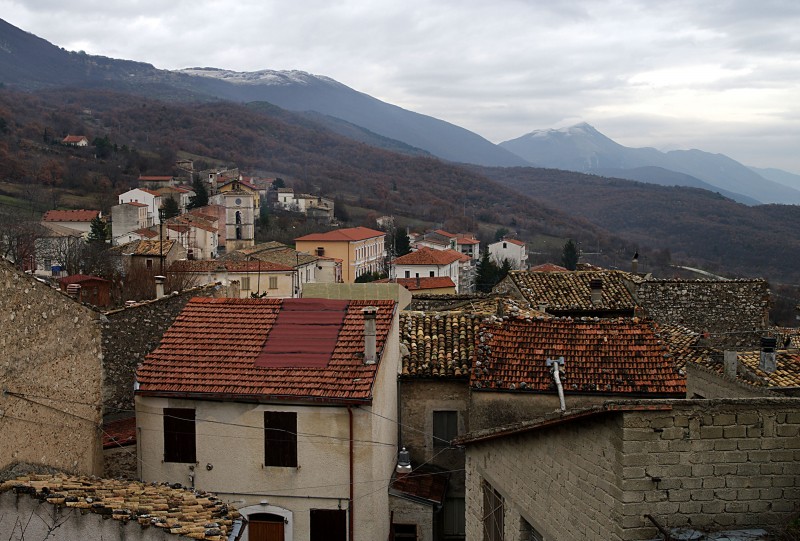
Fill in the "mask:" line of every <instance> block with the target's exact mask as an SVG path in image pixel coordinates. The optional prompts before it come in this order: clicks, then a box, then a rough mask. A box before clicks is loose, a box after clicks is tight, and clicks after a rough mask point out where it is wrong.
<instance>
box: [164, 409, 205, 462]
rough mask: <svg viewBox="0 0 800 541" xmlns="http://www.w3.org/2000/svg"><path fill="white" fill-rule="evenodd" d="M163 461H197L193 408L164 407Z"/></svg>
mask: <svg viewBox="0 0 800 541" xmlns="http://www.w3.org/2000/svg"><path fill="white" fill-rule="evenodd" d="M164 462H182V463H194V462H197V451H196V443H195V425H194V410H193V409H184V408H164Z"/></svg>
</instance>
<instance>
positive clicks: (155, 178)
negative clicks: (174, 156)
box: [139, 175, 172, 182]
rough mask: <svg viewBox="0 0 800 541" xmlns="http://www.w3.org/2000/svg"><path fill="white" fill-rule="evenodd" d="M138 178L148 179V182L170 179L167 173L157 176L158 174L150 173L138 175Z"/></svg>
mask: <svg viewBox="0 0 800 541" xmlns="http://www.w3.org/2000/svg"><path fill="white" fill-rule="evenodd" d="M139 180H145V181H148V182H151V181H154V182H166V181H170V180H172V177H171V176H169V175H161V176H159V175H150V176H145V175H139Z"/></svg>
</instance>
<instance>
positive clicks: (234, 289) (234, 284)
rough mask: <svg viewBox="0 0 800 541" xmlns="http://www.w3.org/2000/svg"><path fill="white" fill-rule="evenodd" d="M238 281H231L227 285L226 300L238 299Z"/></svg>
mask: <svg viewBox="0 0 800 541" xmlns="http://www.w3.org/2000/svg"><path fill="white" fill-rule="evenodd" d="M239 292H240V290H239V280H231V281H230V282H229V283H228V298H230V299H238V298H239Z"/></svg>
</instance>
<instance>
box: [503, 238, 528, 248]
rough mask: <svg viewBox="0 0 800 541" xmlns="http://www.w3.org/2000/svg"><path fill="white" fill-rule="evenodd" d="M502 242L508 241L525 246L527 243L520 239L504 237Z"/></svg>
mask: <svg viewBox="0 0 800 541" xmlns="http://www.w3.org/2000/svg"><path fill="white" fill-rule="evenodd" d="M502 242H508V243H510V244H516V245H517V246H525V243H524V242H522V241H521V240H518V239H503V241H502Z"/></svg>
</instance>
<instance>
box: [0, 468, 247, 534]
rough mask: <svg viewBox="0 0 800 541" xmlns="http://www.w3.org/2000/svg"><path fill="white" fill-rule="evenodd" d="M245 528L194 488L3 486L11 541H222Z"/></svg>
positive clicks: (43, 481) (93, 481) (3, 513)
mask: <svg viewBox="0 0 800 541" xmlns="http://www.w3.org/2000/svg"><path fill="white" fill-rule="evenodd" d="M34 517H35V518H34ZM240 527H241V518H240V515H239V513H238V512H237V511H236V510H235V509H234V508H232V507H229V506H228V505H226V504H224V503H222V502H221V501H219V500H218V499H217V498H216V497H214V496H213V495H212V494H208V493H206V492H202V491H196V490H193V489H190V488H179V487H172V486H168V485H163V484H162V485H156V484H145V483H138V482H135V481H123V480H116V479H115V480H111V479H98V478H97V477H75V476H69V475H64V474H33V475H25V476H21V477H18V478H12V479H9V480H7V481H5V482H0V531H2V532H3V539H7V540H8V541H22V540H23V539H52V540H53V541H74V540H75V539H80V540H82V541H103V540H104V539H106V540H107V539H125V540H127V541H171V540H176V541H177V540H178V539H187V538H190V537H191V538H192V539H207V540H209V541H210V540H215V541H222V540H225V539H229V538H233V537H234V535H233V534H234V533H235V532H236V531H238V530H239V528H240ZM6 535H8V537H6ZM229 535H230V536H231V537H228V536H229Z"/></svg>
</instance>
